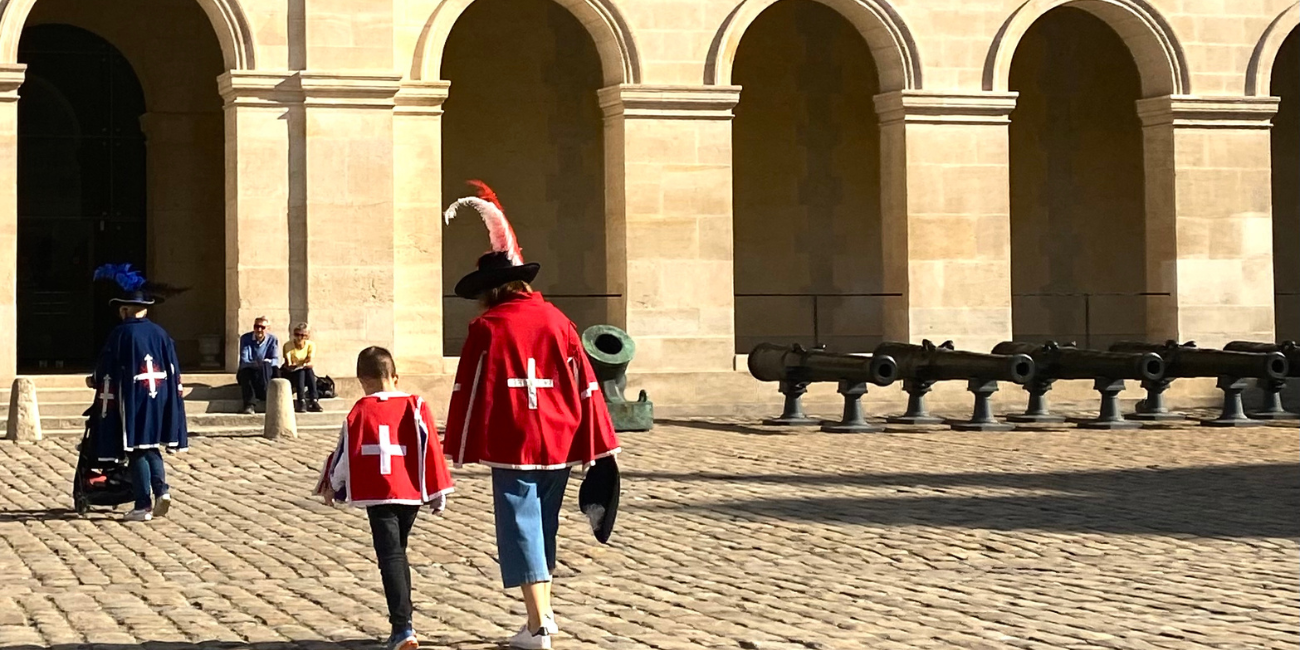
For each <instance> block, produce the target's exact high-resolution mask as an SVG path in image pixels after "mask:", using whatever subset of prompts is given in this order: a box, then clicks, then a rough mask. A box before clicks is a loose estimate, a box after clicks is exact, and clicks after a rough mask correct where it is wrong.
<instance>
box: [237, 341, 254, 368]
mask: <svg viewBox="0 0 1300 650" xmlns="http://www.w3.org/2000/svg"><path fill="white" fill-rule="evenodd" d="M252 364H253V346H252V344H251V343H250V342H249V341H248V340H247V339H246V338H245V337H243V336H241V337H239V366H240V367H241V368H242V367H244V366H249V365H252Z"/></svg>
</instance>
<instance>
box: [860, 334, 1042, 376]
mask: <svg viewBox="0 0 1300 650" xmlns="http://www.w3.org/2000/svg"><path fill="white" fill-rule="evenodd" d="M946 345H948V344H945V346H946ZM945 346H936V345H934V344H933V343H931V342H929V341H925V342H923V343H922V344H921V345H912V344H909V343H881V344H880V345H879V346H877V347H876V350H875V352H874V353H873V354H874V355H875V356H887V357H890V358H892V359H893V360H894V361H895V362H896V363H897V365H898V377H899V378H900V379H919V380H922V381H947V380H953V379H983V380H986V381H1009V382H1011V383H1014V384H1025V383H1028V382H1029V381H1030V380H1031V379H1033V377H1034V360H1033V359H1032V358H1030V357H1029V356H1028V355H1025V354H1019V353H1017V354H984V353H981V352H965V351H962V350H953V349H952V348H951V347H945Z"/></svg>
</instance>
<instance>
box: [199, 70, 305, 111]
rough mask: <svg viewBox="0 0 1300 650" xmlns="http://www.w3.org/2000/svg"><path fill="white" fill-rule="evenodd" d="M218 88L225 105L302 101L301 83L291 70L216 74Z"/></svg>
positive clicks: (268, 104)
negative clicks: (217, 75)
mask: <svg viewBox="0 0 1300 650" xmlns="http://www.w3.org/2000/svg"><path fill="white" fill-rule="evenodd" d="M217 91H218V92H219V93H220V94H221V99H222V100H223V101H224V102H225V105H226V106H227V107H229V106H267V107H272V106H276V107H278V106H283V105H285V104H295V103H298V102H300V101H302V86H301V84H300V83H299V81H298V78H297V74H296V73H295V72H293V71H290V70H281V71H273V72H263V71H252V70H231V71H230V72H227V73H225V74H222V75H221V76H219V77H217Z"/></svg>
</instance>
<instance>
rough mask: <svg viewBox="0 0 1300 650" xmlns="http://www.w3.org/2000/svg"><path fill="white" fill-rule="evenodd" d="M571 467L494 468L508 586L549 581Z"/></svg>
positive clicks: (500, 555)
mask: <svg viewBox="0 0 1300 650" xmlns="http://www.w3.org/2000/svg"><path fill="white" fill-rule="evenodd" d="M568 482H569V469H568V468H567V467H566V468H565V469H553V470H517V469H498V468H495V467H494V468H492V505H493V514H494V515H495V519H496V528H497V557H498V559H499V561H500V562H501V583H502V584H503V585H504V586H505V587H506V588H507V589H509V588H512V587H518V586H520V585H525V584H531V583H534V582H549V581H550V580H551V571H554V570H555V535H556V533H557V532H559V529H560V504H562V503H563V502H564V487H565V486H566V485H567V484H568Z"/></svg>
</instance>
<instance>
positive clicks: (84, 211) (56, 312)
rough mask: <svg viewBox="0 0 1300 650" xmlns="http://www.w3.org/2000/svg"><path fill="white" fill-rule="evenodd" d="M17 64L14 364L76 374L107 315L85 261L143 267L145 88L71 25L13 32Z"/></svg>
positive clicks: (99, 42) (117, 56) (103, 294)
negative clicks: (20, 72)
mask: <svg viewBox="0 0 1300 650" xmlns="http://www.w3.org/2000/svg"><path fill="white" fill-rule="evenodd" d="M18 60H19V62H21V63H25V64H27V78H26V81H25V82H24V83H23V85H22V88H21V89H20V90H19V94H20V96H21V99H20V100H19V102H18V367H19V371H20V372H79V371H83V370H85V369H87V368H89V367H90V366H92V365H93V363H94V358H95V354H96V352H97V350H98V348H99V346H100V345H101V344H102V342H103V340H104V338H105V336H106V335H107V334H108V331H109V330H110V329H111V328H112V327H113V325H114V324H116V320H117V317H116V314H115V313H114V312H113V311H112V309H111V308H110V307H109V306H108V304H107V300H108V298H110V297H111V295H112V288H111V287H105V286H93V285H92V284H91V281H90V278H91V274H92V273H93V271H94V269H95V267H96V266H97V265H99V264H103V263H106V262H131V263H133V264H135V265H136V266H137V268H141V269H143V268H144V263H145V241H146V239H145V235H146V232H145V223H146V221H145V216H146V215H145V182H146V181H145V143H144V134H143V133H142V132H141V130H140V116H141V115H143V114H144V111H145V104H144V93H143V91H142V90H141V88H140V81H139V79H137V78H136V75H135V72H134V71H133V70H132V68H131V64H130V63H128V62H127V60H126V59H125V58H124V57H123V56H122V53H121V52H119V51H118V50H117V48H115V47H113V46H112V45H111V44H109V42H108V41H106V40H104V39H102V38H100V37H99V36H96V35H95V34H93V33H91V32H88V31H86V30H84V29H79V28H77V27H72V26H68V25H40V26H35V27H30V28H28V29H25V30H23V37H22V41H21V42H20V43H19V46H18Z"/></svg>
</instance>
